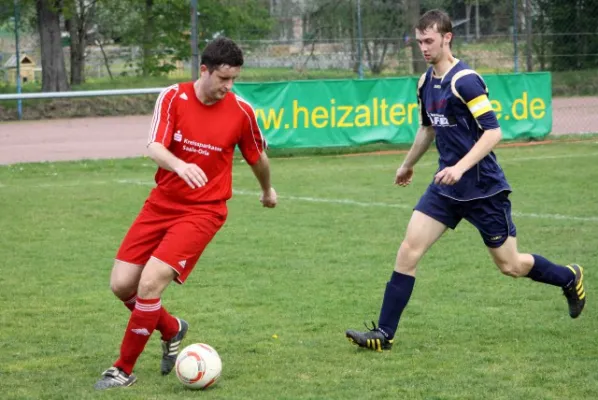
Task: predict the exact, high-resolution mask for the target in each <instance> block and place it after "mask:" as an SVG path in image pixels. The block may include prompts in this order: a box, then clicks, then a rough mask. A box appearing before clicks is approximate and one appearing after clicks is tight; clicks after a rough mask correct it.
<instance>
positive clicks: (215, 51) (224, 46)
mask: <svg viewBox="0 0 598 400" xmlns="http://www.w3.org/2000/svg"><path fill="white" fill-rule="evenodd" d="M201 64H202V65H205V66H206V67H208V70H209V71H210V72H213V71H214V70H215V69H217V68H218V67H220V66H221V65H223V64H226V65H230V66H231V67H240V66H242V65H243V52H242V51H241V49H240V48H239V46H237V44H236V43H235V42H233V41H232V40H231V39H229V38H226V37H219V38H216V39H214V40H212V41H211V42H210V43H208V45H207V46H206V47H205V48H204V50H203V52H202V53H201Z"/></svg>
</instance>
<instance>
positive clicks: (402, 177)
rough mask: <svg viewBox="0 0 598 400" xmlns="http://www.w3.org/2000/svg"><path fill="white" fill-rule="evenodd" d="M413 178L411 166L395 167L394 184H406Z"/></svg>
mask: <svg viewBox="0 0 598 400" xmlns="http://www.w3.org/2000/svg"><path fill="white" fill-rule="evenodd" d="M412 179H413V168H406V167H403V166H400V167H399V168H398V169H397V174H396V176H395V184H396V185H399V186H407V185H409V184H410V183H411V180H412Z"/></svg>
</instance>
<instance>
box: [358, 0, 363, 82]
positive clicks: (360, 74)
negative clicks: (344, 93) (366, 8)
mask: <svg viewBox="0 0 598 400" xmlns="http://www.w3.org/2000/svg"><path fill="white" fill-rule="evenodd" d="M362 41H363V32H362V30H361V0H357V74H358V76H359V79H363V62H362V58H363V57H362V49H361V46H362Z"/></svg>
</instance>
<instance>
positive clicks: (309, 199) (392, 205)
mask: <svg viewBox="0 0 598 400" xmlns="http://www.w3.org/2000/svg"><path fill="white" fill-rule="evenodd" d="M117 183H122V184H134V185H144V186H153V185H154V182H150V181H135V180H127V179H121V180H118V181H117ZM233 194H235V195H239V196H256V197H259V195H260V192H255V191H248V190H233ZM278 198H279V199H282V200H291V201H303V202H307V203H325V204H344V205H349V206H357V207H385V208H400V209H412V208H413V206H414V205H415V204H413V205H407V204H397V203H383V202H364V201H357V200H351V199H332V198H323V197H305V196H287V195H279V196H278ZM511 213H512V214H513V216H515V217H521V218H535V219H552V220H567V221H583V222H598V217H577V216H573V215H563V214H538V213H523V212H518V211H512V212H511Z"/></svg>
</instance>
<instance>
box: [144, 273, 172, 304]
mask: <svg viewBox="0 0 598 400" xmlns="http://www.w3.org/2000/svg"><path fill="white" fill-rule="evenodd" d="M168 283H169V281H167V282H164V281H163V279H160V278H159V277H145V278H141V280H140V281H139V286H138V288H137V296H139V297H141V298H143V299H155V298H158V297H160V296H162V291H163V290H164V288H165V287H166V286H167V285H168Z"/></svg>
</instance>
